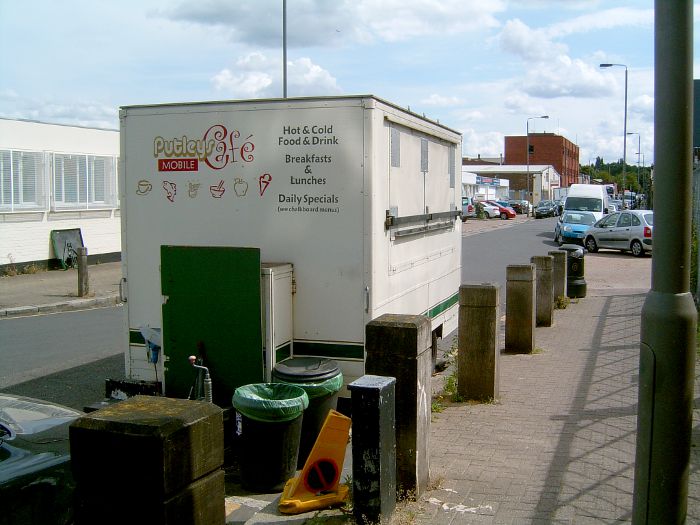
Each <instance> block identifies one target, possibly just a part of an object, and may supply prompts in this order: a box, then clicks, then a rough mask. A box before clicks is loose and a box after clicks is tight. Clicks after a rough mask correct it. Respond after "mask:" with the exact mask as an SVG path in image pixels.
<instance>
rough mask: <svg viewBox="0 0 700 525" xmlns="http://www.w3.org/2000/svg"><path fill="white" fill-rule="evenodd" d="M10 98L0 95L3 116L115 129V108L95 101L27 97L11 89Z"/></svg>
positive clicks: (116, 116)
mask: <svg viewBox="0 0 700 525" xmlns="http://www.w3.org/2000/svg"><path fill="white" fill-rule="evenodd" d="M10 95H11V96H10V97H5V96H4V93H3V94H0V115H2V116H3V117H6V118H16V119H27V120H37V121H40V122H53V123H58V124H70V125H74V126H86V127H93V128H106V129H117V128H118V127H119V120H118V109H117V108H116V107H114V106H109V105H106V104H102V103H99V102H94V101H62V102H60V103H57V102H55V101H50V100H30V99H25V98H22V97H20V96H17V95H16V94H15V93H12V92H10Z"/></svg>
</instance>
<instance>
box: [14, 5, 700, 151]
mask: <svg viewBox="0 0 700 525" xmlns="http://www.w3.org/2000/svg"><path fill="white" fill-rule="evenodd" d="M698 2H699V3H700V0H698ZM282 4H283V2H282V0H255V1H249V0H197V1H191V0H101V1H95V0H61V1H56V0H27V1H19V0H0V117H6V118H21V119H31V120H38V121H42V122H52V123H62V124H73V125H81V126H90V127H100V128H109V129H118V128H119V118H118V111H119V107H120V106H127V105H134V104H158V103H169V102H195V101H204V100H235V99H251V98H279V97H282V95H283V67H282V65H283V53H282V50H283V36H282ZM653 9H654V2H653V1H652V0H288V1H287V94H288V96H289V97H296V96H329V95H357V94H372V95H375V96H378V97H380V98H383V99H385V100H388V101H389V102H392V103H394V104H396V105H399V106H402V107H407V108H410V110H411V111H413V112H416V113H418V114H424V115H425V116H426V117H428V118H430V119H433V120H438V121H439V122H440V123H442V124H444V125H446V126H448V127H450V128H452V129H455V130H457V131H459V132H461V133H462V134H463V154H464V155H465V156H470V157H476V156H477V155H481V156H482V157H498V156H500V155H502V154H503V148H504V136H507V135H525V133H526V130H527V129H528V127H529V130H530V132H535V133H539V132H553V133H558V134H560V135H563V136H564V137H566V138H567V139H569V140H571V141H572V142H574V143H575V144H577V145H578V146H579V147H580V159H579V160H580V162H581V164H588V163H591V162H594V161H595V159H596V157H602V158H603V160H604V161H605V162H614V161H618V160H619V159H620V158H621V157H622V152H623V138H624V133H623V130H624V120H625V119H624V110H625V67H623V66H616V67H611V68H606V69H603V68H600V67H599V64H601V63H615V64H623V65H624V66H626V68H627V72H628V82H627V98H628V101H627V131H628V132H629V133H635V134H634V135H628V136H627V162H628V163H630V164H632V165H635V164H636V162H637V161H638V159H643V161H644V164H645V165H649V164H651V163H652V162H653V119H654V12H653ZM694 19H695V21H697V20H699V19H700V7H699V5H698V3H696V4H694ZM694 38H695V41H696V42H697V41H698V40H699V39H698V36H697V31H696V36H695V37H694ZM695 46H697V44H696V43H695ZM694 68H697V66H695V65H694ZM542 115H548V116H549V118H548V119H541V118H532V117H539V116H542ZM528 119H529V120H528ZM637 134H638V135H637ZM637 153H640V155H637Z"/></svg>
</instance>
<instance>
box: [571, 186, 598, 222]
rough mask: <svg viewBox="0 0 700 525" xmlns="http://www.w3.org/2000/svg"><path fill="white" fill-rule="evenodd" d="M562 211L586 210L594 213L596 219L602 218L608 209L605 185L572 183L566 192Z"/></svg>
mask: <svg viewBox="0 0 700 525" xmlns="http://www.w3.org/2000/svg"><path fill="white" fill-rule="evenodd" d="M564 211H587V212H591V213H592V214H593V215H595V218H596V220H600V219H602V218H603V215H605V214H607V213H608V211H609V204H608V193H607V191H605V186H600V185H598V184H572V185H571V186H570V187H569V191H568V193H567V194H566V201H565V202H564Z"/></svg>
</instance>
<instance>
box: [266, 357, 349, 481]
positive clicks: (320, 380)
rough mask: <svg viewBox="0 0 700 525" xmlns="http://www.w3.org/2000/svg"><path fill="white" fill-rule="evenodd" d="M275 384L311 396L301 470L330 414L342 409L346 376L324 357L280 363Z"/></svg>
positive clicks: (274, 374)
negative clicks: (295, 387)
mask: <svg viewBox="0 0 700 525" xmlns="http://www.w3.org/2000/svg"><path fill="white" fill-rule="evenodd" d="M272 381H273V382H274V383H283V384H289V385H295V386H298V387H300V388H303V389H304V391H305V392H306V394H307V395H308V396H309V408H307V409H306V411H305V412H304V421H303V423H302V428H301V440H300V443H299V458H298V461H297V466H298V467H299V468H302V467H303V466H304V463H306V458H308V457H309V454H310V453H311V449H312V448H313V446H314V443H316V439H317V438H318V434H319V433H320V432H321V427H323V423H324V422H325V421H326V417H327V416H328V412H329V411H330V410H335V409H336V408H337V406H338V392H340V389H341V388H342V386H343V374H342V373H341V372H340V369H339V368H338V363H336V362H335V361H333V360H332V359H326V358H321V357H293V358H291V359H286V360H284V361H280V362H279V363H277V364H276V365H275V367H274V368H273V369H272Z"/></svg>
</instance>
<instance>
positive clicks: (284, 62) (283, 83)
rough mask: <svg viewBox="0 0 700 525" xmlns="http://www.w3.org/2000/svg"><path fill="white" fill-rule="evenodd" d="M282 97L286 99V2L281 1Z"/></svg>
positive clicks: (284, 0)
mask: <svg viewBox="0 0 700 525" xmlns="http://www.w3.org/2000/svg"><path fill="white" fill-rule="evenodd" d="M282 97H283V98H287V0H282Z"/></svg>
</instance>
